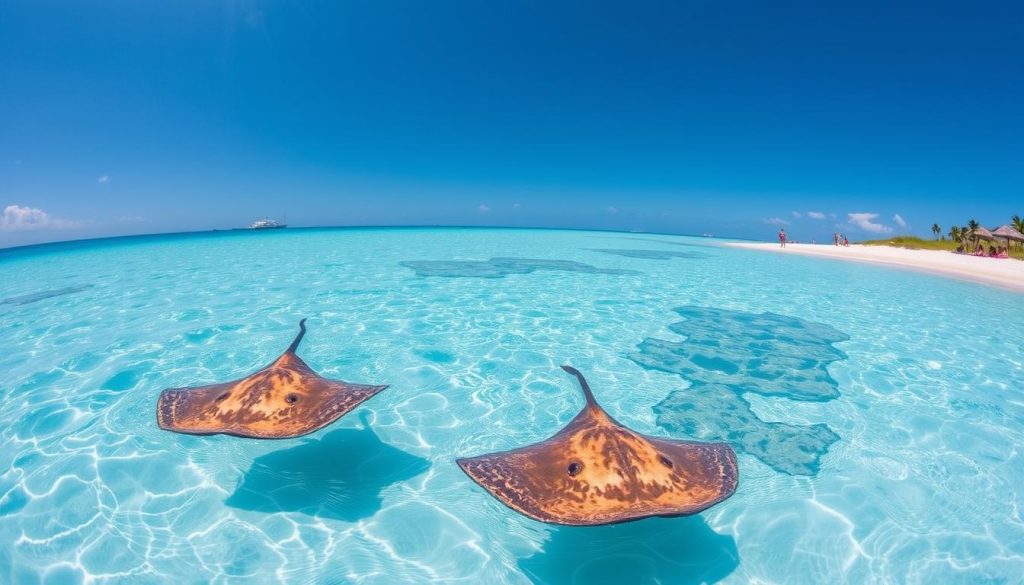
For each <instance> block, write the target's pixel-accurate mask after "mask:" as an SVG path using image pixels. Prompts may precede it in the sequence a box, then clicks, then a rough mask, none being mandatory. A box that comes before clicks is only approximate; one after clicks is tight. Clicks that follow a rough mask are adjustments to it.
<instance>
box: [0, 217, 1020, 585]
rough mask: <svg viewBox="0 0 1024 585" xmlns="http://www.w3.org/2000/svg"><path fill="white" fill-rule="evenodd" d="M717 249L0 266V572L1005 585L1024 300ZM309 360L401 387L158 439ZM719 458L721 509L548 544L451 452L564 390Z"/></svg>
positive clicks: (244, 246)
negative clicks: (301, 413)
mask: <svg viewBox="0 0 1024 585" xmlns="http://www.w3.org/2000/svg"><path fill="white" fill-rule="evenodd" d="M715 244H716V242H715V241H713V240H706V239H699V238H698V239H695V238H684V237H673V236H656V235H639V234H616V233H601V232H572V231H540V230H538V231H527V230H482V229H481V230H460V229H408V230H388V229H377V230H369V229H368V230H284V231H278V232H272V233H246V232H241V233H221V234H198V235H185V236H175V237H153V238H135V239H119V240H107V241H102V242H95V243H83V244H73V245H62V246H57V247H41V248H31V249H26V250H22V251H13V252H5V253H3V254H2V255H0V274H2V279H0V372H2V374H0V406H2V408H0V472H2V474H0V582H2V583H19V584H20V583H39V582H45V583H81V582H93V583H207V582H213V583H274V582H288V583H330V584H340V583H360V584H366V583H370V584H375V583H431V582H447V583H469V584H475V583H574V582H575V583H601V582H607V583H617V584H622V583H717V582H721V583H749V582H758V583H865V582H879V583H1020V582H1021V581H1022V577H1021V576H1022V575H1024V517H1022V510H1024V487H1022V486H1024V458H1022V454H1021V446H1022V445H1024V394H1022V384H1021V380H1022V377H1024V349H1022V346H1024V343H1022V341H1024V310H1022V309H1024V297H1022V296H1020V295H1015V294H1013V293H1009V292H1005V291H1001V290H996V289H992V288H986V287H984V286H981V285H976V284H970V283H962V282H957V281H953V280H946V279H942V278H937V277H932V276H928V275H923V274H916V273H910V272H901V271H896V270H893V269H888V268H883V267H875V266H867V265H860V264H854V263H844V262H835V261H828V260H820V259H814V258H802V257H792V256H785V257H783V256H780V255H776V254H766V253H761V252H756V251H747V250H737V249H731V248H724V247H720V246H718V245H715ZM302 317H308V318H309V321H308V327H309V333H308V334H307V335H306V338H305V341H304V342H303V345H302V347H301V348H300V350H299V355H301V356H302V358H303V359H304V360H306V361H307V362H308V363H309V364H310V365H311V366H312V367H313V368H314V369H316V370H317V371H319V372H320V373H321V374H322V375H324V376H327V377H331V378H340V379H344V380H349V381H354V382H365V383H388V384H391V388H390V389H388V390H386V391H384V392H383V393H381V394H379V395H378V396H376V397H374V398H373V399H371V400H370V401H368V402H366V403H365V404H364V405H362V406H361V407H360V408H358V409H357V410H356V411H354V412H352V413H350V414H349V415H347V416H346V417H344V418H342V419H341V420H339V421H338V422H337V423H335V424H334V425H331V426H328V427H327V428H325V429H322V430H321V431H319V432H317V433H315V434H313V435H310V436H308V437H304V438H299V439H291V440H284V441H256V440H243V439H238V438H232V437H227V436H214V437H192V436H184V435H178V434H173V433H168V432H163V431H160V430H159V429H158V428H157V426H156V422H155V414H154V413H155V404H156V400H157V396H158V395H159V393H160V391H161V390H163V389H164V388H167V387H179V386H188V385H195V384H207V383H212V382H217V381H225V380H229V379H234V378H237V377H239V376H241V375H245V374H248V373H250V372H252V371H254V370H256V369H258V368H259V367H262V366H263V365H265V364H266V363H268V362H269V361H271V360H272V359H273V358H275V357H276V356H278V355H279V354H280V353H281V352H282V351H283V350H284V349H285V348H286V347H287V345H288V344H289V343H290V341H291V339H292V338H293V337H294V335H295V332H296V327H297V324H298V320H299V319H300V318H302ZM563 363H569V364H572V365H574V366H576V367H578V368H580V369H581V370H582V371H583V372H584V373H585V374H586V375H587V378H588V379H589V381H590V385H591V386H592V387H593V389H594V392H595V394H596V396H597V398H598V400H599V401H601V402H602V404H603V406H604V407H605V409H606V410H607V411H608V412H609V413H610V414H611V415H612V416H613V417H615V418H616V419H618V420H619V421H621V422H623V423H625V424H627V425H629V426H630V427H632V428H634V429H636V430H638V431H640V432H644V433H648V434H654V435H661V436H672V437H680V438H686V437H698V438H706V439H723V440H728V441H730V442H731V443H732V444H733V445H734V446H735V448H736V450H737V453H738V459H739V466H740V485H739V489H738V490H737V492H736V494H735V495H734V496H733V497H732V498H730V499H728V500H726V501H725V502H723V503H722V504H719V505H718V506H715V507H713V508H711V509H710V510H708V511H706V512H704V513H703V514H700V515H698V516H693V517H689V518H675V519H662V518H656V519H647V520H642V521H639V522H633V523H628V524H622V525H616V526H606V527H596V528H566V527H556V526H550V525H545V524H541V523H538V522H535V521H532V520H529V519H527V518H525V517H523V516H520V515H518V514H516V513H514V512H512V511H511V510H509V509H507V508H505V507H504V506H503V505H502V504H500V503H499V502H497V501H496V500H495V499H493V498H492V497H490V496H489V495H488V494H487V493H486V492H484V491H483V490H482V489H480V488H479V487H477V486H476V485H475V484H474V483H473V482H472V481H471V480H470V479H469V478H468V477H466V476H465V475H464V474H463V473H462V472H461V471H460V470H459V468H458V467H457V466H456V465H455V461H454V460H455V458H456V457H460V456H467V455H476V454H481V453H485V452H491V451H495V450H502V449H508V448H512V447H517V446H522V445H525V444H527V443H532V442H535V441H538V440H541V439H543V438H546V437H547V436H549V435H551V434H553V433H554V432H555V431H556V430H558V429H559V428H560V427H561V426H562V425H564V424H566V423H567V422H568V421H569V420H570V419H571V418H572V417H573V416H574V415H575V414H576V412H577V411H578V410H579V408H581V407H582V405H583V398H582V395H581V394H580V392H579V390H578V388H577V386H576V385H575V381H574V380H573V379H572V378H571V377H569V376H567V375H566V374H565V373H563V372H562V371H561V370H559V369H558V368H557V366H558V365H560V364H563Z"/></svg>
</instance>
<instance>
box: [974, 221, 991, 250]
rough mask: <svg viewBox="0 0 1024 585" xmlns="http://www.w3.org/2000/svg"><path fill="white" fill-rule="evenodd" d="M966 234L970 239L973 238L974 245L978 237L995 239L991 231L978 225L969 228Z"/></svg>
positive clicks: (976, 243)
mask: <svg viewBox="0 0 1024 585" xmlns="http://www.w3.org/2000/svg"><path fill="white" fill-rule="evenodd" d="M968 236H969V237H970V238H971V239H972V240H974V244H975V246H977V245H978V239H979V238H980V239H982V240H994V239H995V237H993V236H992V232H990V231H988V230H987V229H985V228H983V227H982V226H980V225H979V226H978V227H976V228H974V229H973V230H971V231H970V233H969V234H968Z"/></svg>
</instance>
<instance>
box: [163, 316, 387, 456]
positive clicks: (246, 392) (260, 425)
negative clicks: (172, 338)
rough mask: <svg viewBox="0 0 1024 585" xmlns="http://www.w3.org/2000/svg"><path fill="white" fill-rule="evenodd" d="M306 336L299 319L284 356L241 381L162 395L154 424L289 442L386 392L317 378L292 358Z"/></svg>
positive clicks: (179, 430)
mask: <svg viewBox="0 0 1024 585" xmlns="http://www.w3.org/2000/svg"><path fill="white" fill-rule="evenodd" d="M305 334H306V320H305V319H303V320H302V321H299V334H298V336H297V337H296V338H295V341H293V342H292V344H291V346H289V347H288V351H286V352H284V353H283V354H281V357H279V358H277V359H276V360H274V363H272V364H270V365H269V366H267V367H265V368H263V369H262V370H260V371H258V372H256V373H255V374H252V375H251V376H247V377H245V378H242V379H241V380H235V381H233V382H225V383H223V384H212V385H210V386H197V387H193V388H169V389H167V390H164V391H163V392H161V393H160V401H159V402H158V403H157V408H156V420H157V424H159V425H160V428H161V429H164V430H168V431H174V432H177V433H186V434H190V435H215V434H218V433H224V434H226V435H235V436H236V437H251V438H254V439H290V438H292V437H300V436H302V435H306V434H309V433H312V432H313V431H316V430H318V429H321V428H323V427H325V426H327V425H329V424H331V423H332V422H334V421H336V420H338V419H339V418H340V417H341V416H342V415H344V414H345V413H347V412H348V411H350V410H352V409H353V408H355V407H356V406H359V404H361V403H362V402H364V401H365V400H367V399H369V398H371V397H372V396H373V395H375V394H377V393H378V392H380V391H381V390H383V389H385V388H387V386H369V385H365V384H349V383H348V382H340V381H335V380H328V379H327V378H321V377H320V376H319V375H317V373H316V372H314V371H313V370H312V369H311V368H310V367H309V366H307V365H306V362H304V361H302V359H301V358H299V356H297V355H295V349H296V348H297V347H299V342H300V341H302V336H303V335H305Z"/></svg>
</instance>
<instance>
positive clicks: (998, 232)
mask: <svg viewBox="0 0 1024 585" xmlns="http://www.w3.org/2000/svg"><path fill="white" fill-rule="evenodd" d="M992 235H993V236H996V237H1000V238H1006V249H1007V250H1009V249H1010V240H1016V241H1018V242H1024V234H1022V233H1020V232H1019V231H1017V228H1015V227H1013V226H1012V225H1010V224H1005V225H1001V226H999V227H998V228H996V229H994V230H992Z"/></svg>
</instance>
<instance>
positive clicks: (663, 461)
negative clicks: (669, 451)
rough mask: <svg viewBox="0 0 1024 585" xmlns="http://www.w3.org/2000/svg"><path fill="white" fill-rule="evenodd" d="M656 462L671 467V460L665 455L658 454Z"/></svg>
mask: <svg viewBox="0 0 1024 585" xmlns="http://www.w3.org/2000/svg"><path fill="white" fill-rule="evenodd" d="M658 462H660V463H661V464H662V465H664V466H665V467H668V468H669V469H672V460H671V459H669V458H668V457H665V456H664V455H658Z"/></svg>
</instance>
